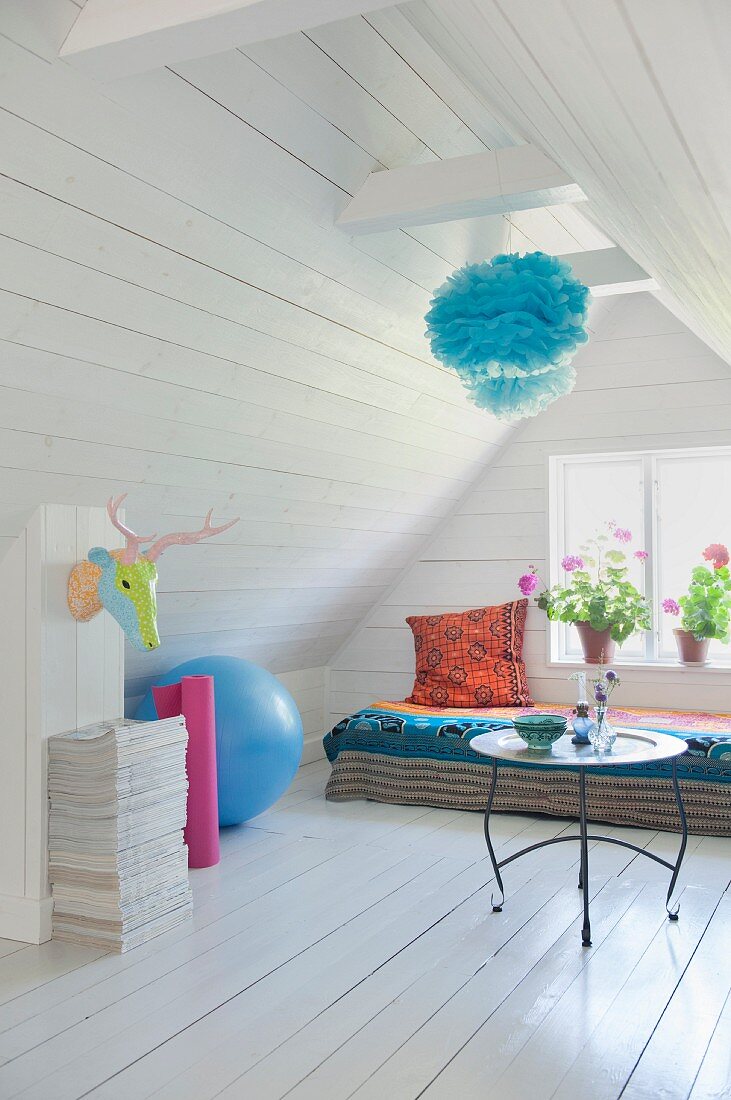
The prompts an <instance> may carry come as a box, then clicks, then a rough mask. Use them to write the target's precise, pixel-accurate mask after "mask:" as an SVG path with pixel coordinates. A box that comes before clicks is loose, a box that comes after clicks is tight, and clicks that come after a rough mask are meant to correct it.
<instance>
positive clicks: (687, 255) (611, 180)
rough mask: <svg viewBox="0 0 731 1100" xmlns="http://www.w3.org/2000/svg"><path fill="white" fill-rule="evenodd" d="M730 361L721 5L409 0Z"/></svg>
mask: <svg viewBox="0 0 731 1100" xmlns="http://www.w3.org/2000/svg"><path fill="white" fill-rule="evenodd" d="M401 12H402V14H405V15H406V16H407V17H408V19H409V20H410V21H411V22H412V23H413V25H414V26H415V28H416V29H418V30H419V31H420V32H421V33H423V34H425V35H426V36H427V37H428V38H429V39H430V41H432V42H438V44H439V50H440V53H441V54H442V57H443V59H444V60H445V61H446V62H447V63H448V64H449V66H450V67H451V68H452V70H453V71H454V72H455V73H457V74H459V75H460V76H461V77H462V78H464V79H465V80H466V81H467V83H468V84H469V86H470V88H471V89H472V90H473V91H474V92H475V94H476V95H477V96H478V97H479V98H480V99H481V100H482V102H483V103H485V105H486V107H487V108H488V110H492V111H498V112H499V113H500V116H501V117H502V118H503V119H504V120H505V124H506V126H507V127H508V128H510V129H511V131H512V133H513V135H514V136H515V137H516V138H520V137H522V138H523V139H524V140H527V141H531V142H534V143H535V144H536V145H538V146H539V147H540V148H542V149H543V150H544V152H546V153H547V154H548V155H549V156H551V157H553V159H555V160H556V161H557V163H559V164H560V165H561V166H562V167H563V168H565V169H566V170H567V171H568V172H569V173H570V174H571V175H572V176H573V177H574V179H575V180H576V181H577V183H579V184H580V185H581V187H582V188H583V190H584V192H585V194H586V195H587V196H588V198H589V200H590V208H591V211H592V212H593V214H594V216H595V217H596V219H597V220H598V222H599V223H600V224H601V225H602V226H603V228H604V229H605V230H606V231H607V232H608V233H609V234H610V235H611V236H612V237H613V238H614V240H615V241H616V243H617V244H620V245H622V246H623V247H624V248H625V249H626V251H627V252H629V253H630V254H631V255H632V256H633V257H634V259H635V260H637V261H638V263H640V264H641V265H642V267H644V268H645V269H646V270H647V271H648V272H650V274H651V275H653V276H654V277H655V278H656V279H657V280H658V282H659V283H660V285H661V286H662V287H664V288H665V295H664V300H665V301H666V302H668V303H669V304H670V305H671V306H672V308H674V309H675V310H676V311H677V312H679V314H680V315H681V316H682V317H683V319H684V320H686V322H688V323H690V324H691V325H692V326H693V327H694V328H695V329H696V330H697V331H699V333H700V334H701V335H702V336H703V337H704V338H705V339H706V340H707V341H708V342H709V343H710V344H711V346H712V347H713V348H714V349H715V350H716V351H718V353H719V354H721V355H722V356H723V357H724V358H725V359H726V360H727V361H728V360H730V359H731V234H730V230H731V167H730V164H729V159H730V150H731V110H730V109H729V108H730V106H731V66H729V46H730V44H731V3H729V2H728V0H540V2H537V0H417V2H415V3H411V4H407V5H404V6H403V7H402V8H401Z"/></svg>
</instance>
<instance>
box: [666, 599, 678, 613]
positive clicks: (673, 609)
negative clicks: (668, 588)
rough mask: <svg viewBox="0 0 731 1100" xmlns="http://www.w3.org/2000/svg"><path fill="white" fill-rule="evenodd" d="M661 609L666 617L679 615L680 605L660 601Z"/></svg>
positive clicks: (670, 601)
mask: <svg viewBox="0 0 731 1100" xmlns="http://www.w3.org/2000/svg"><path fill="white" fill-rule="evenodd" d="M662 609H663V611H665V612H666V613H667V614H668V615H679V614H680V604H679V603H678V602H677V600H671V599H667V600H663V601H662Z"/></svg>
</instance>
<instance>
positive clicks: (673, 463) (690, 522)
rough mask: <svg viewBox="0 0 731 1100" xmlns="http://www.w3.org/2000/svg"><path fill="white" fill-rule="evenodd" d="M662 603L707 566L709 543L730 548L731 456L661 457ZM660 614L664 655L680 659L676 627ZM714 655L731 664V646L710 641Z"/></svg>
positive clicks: (659, 572) (658, 472)
mask: <svg viewBox="0 0 731 1100" xmlns="http://www.w3.org/2000/svg"><path fill="white" fill-rule="evenodd" d="M656 478H657V500H658V507H657V511H658V521H657V523H658V537H657V541H658V547H657V563H658V564H657V575H658V593H657V596H658V605H661V604H662V601H663V599H665V598H666V597H668V596H671V597H672V598H673V599H677V598H678V597H679V596H682V595H683V594H684V593H685V592H686V591H687V589H688V583H689V581H690V572H691V569H692V568H693V566H694V565H700V564H702V560H703V559H702V554H703V550H704V549H705V547H706V546H708V545H709V543H712V542H721V543H723V544H724V545H725V546H729V545H731V492H730V491H729V486H730V485H731V454H718V453H716V454H706V455H698V456H689V455H682V454H679V455H672V456H668V457H665V456H663V457H662V458H658V459H657V465H656ZM677 625H678V620H677V619H675V618H673V617H672V616H671V615H664V614H661V615H660V655H661V656H662V657H675V656H676V653H677V650H676V646H675V639H674V638H673V627H676V626H677ZM709 657H710V658H711V659H712V660H714V661H728V660H729V657H730V651H729V646H727V645H722V644H721V642H711V645H710V648H709Z"/></svg>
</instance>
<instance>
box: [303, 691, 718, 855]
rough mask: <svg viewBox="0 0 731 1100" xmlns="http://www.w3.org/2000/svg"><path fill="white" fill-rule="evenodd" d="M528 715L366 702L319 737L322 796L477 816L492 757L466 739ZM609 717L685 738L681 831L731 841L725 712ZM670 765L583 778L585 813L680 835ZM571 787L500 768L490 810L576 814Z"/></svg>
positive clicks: (568, 780) (544, 773) (572, 779)
mask: <svg viewBox="0 0 731 1100" xmlns="http://www.w3.org/2000/svg"><path fill="white" fill-rule="evenodd" d="M537 707H538V708H539V709H541V710H549V711H551V712H553V713H563V714H566V715H567V717H569V718H570V717H571V715H572V713H573V712H572V711H571V709H569V708H562V707H557V706H555V705H553V704H549V705H542V704H537ZM529 709H532V708H525V707H518V708H516V707H492V708H489V709H469V710H466V709H464V708H453V709H452V708H433V707H432V708H430V707H425V706H417V705H414V704H411V703H392V702H379V703H374V704H373V705H372V706H371V707H369V708H368V709H367V710H361V711H358V712H357V713H356V714H353V715H351V716H350V717H348V718H344V719H343V720H342V721H340V722H338V724H337V725H336V726H335V727H334V729H333V730H332V731H331V732H330V733H328V734H327V736H326V737H325V739H324V745H325V752H326V753H327V756H328V759H329V760H330V761H331V763H332V765H333V768H332V774H331V776H330V779H329V781H328V784H327V790H326V797H327V798H329V799H332V800H334V801H348V800H351V799H359V798H368V799H374V800H376V801H379V802H396V803H407V804H417V805H424V806H440V807H446V808H449V809H458V810H484V808H485V803H486V801H487V793H488V786H489V780H490V767H491V761H490V760H489V759H488V758H486V757H484V756H479V755H478V754H477V753H476V752H474V751H473V750H471V749H470V739H471V738H472V737H474V736H476V735H477V734H478V733H481V732H484V731H485V730H486V729H495V728H498V729H499V728H502V727H505V728H509V727H510V725H511V719H512V718H513V717H514V716H515V715H516V714H522V713H526V711H528V710H529ZM612 716H613V722H614V724H615V725H617V726H626V727H639V728H645V729H652V730H661V731H664V732H666V733H672V734H674V735H675V736H677V737H682V738H684V739H685V740H686V742H687V744H688V748H687V751H686V752H685V753H684V754H683V755H682V756H681V757H679V759H678V774H679V777H680V784H681V789H682V793H683V800H684V803H685V808H686V812H687V816H688V826H689V828H690V830H691V832H695V833H705V834H712V835H716V836H731V715H728V714H726V715H723V714H703V713H684V712H678V711H654V710H640V709H626V710H622V709H620V708H617V707H612ZM670 767H671V765H670V763H669V762H666V763H662V762H661V763H659V764H652V765H642V766H637V765H636V766H634V767H633V768H631V769H629V768H622V767H617V768H603V769H601V773H600V771H599V769H597V770H596V771H595V772H589V773H588V775H587V793H588V808H589V816H590V817H591V818H592V819H594V820H596V821H606V822H610V823H613V824H617V825H639V826H644V827H645V828H652V829H670V830H678V829H679V827H680V826H679V821H678V813H677V808H676V805H675V799H674V797H673V791H672V786H671V784H670V782H669V775H670ZM577 788H578V774H577V772H576V771H575V770H572V769H566V770H565V771H564V770H560V771H558V770H555V771H554V770H553V769H551V770H550V771H549V770H548V769H545V768H543V769H541V768H532V767H530V766H523V765H521V766H517V767H514V766H512V765H511V766H506V765H500V772H499V778H498V786H497V793H496V796H495V803H494V809H496V810H503V811H512V812H516V811H517V812H530V813H544V814H550V815H553V816H559V817H571V816H575V815H577V814H578V801H577Z"/></svg>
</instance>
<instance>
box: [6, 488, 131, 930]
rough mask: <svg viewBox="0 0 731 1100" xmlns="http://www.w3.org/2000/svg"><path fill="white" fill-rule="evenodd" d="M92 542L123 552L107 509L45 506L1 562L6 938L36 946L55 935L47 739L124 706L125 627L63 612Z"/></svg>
mask: <svg viewBox="0 0 731 1100" xmlns="http://www.w3.org/2000/svg"><path fill="white" fill-rule="evenodd" d="M95 545H104V546H109V547H114V546H118V545H120V537H119V534H118V532H116V531H115V530H114V529H113V528H112V526H111V524H110V523H109V520H108V518H107V515H106V512H105V511H104V509H101V508H85V507H80V508H75V507H72V506H69V505H44V506H42V507H40V508H38V509H36V510H35V511H34V512H33V514H32V515H31V517H30V519H29V521H28V523H27V525H26V526H25V527H24V528H23V530H22V531H21V532H20V534H19V535H18V536H17V537H16V538H15V539H14V541H13V545H12V547H11V548H10V550H9V551H8V553H7V555H6V557H5V560H4V561H3V580H4V586H5V599H4V603H3V630H2V632H1V634H0V696H1V697H2V701H3V731H4V737H3V766H2V768H1V769H0V831H1V832H2V845H1V846H0V936H2V937H7V938H10V939H22V940H27V941H29V942H31V943H41V942H43V941H44V940H47V939H48V938H49V937H50V935H51V901H50V897H49V889H48V883H47V869H46V868H47V859H46V849H47V839H46V837H47V818H48V796H47V782H46V741H47V739H48V737H50V736H51V735H53V734H55V733H62V732H64V731H65V730H69V729H75V728H76V727H77V726H83V725H87V724H88V723H90V722H98V721H102V720H107V719H114V718H118V717H119V716H120V715H121V713H122V708H123V660H122V655H123V636H122V633H121V631H120V630H119V627H118V626H117V624H116V622H114V620H113V619H112V618H111V616H109V615H107V614H100V615H98V616H97V617H96V618H95V619H93V620H92V621H91V622H88V623H77V622H75V621H74V620H73V619H72V617H71V615H70V613H69V610H68V607H67V605H66V586H67V581H68V576H69V573H70V571H71V568H72V567H73V566H74V565H75V564H76V562H77V561H79V560H80V559H81V558H83V557H84V556H85V555H86V552H87V550H88V549H89V547H90V546H95Z"/></svg>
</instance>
